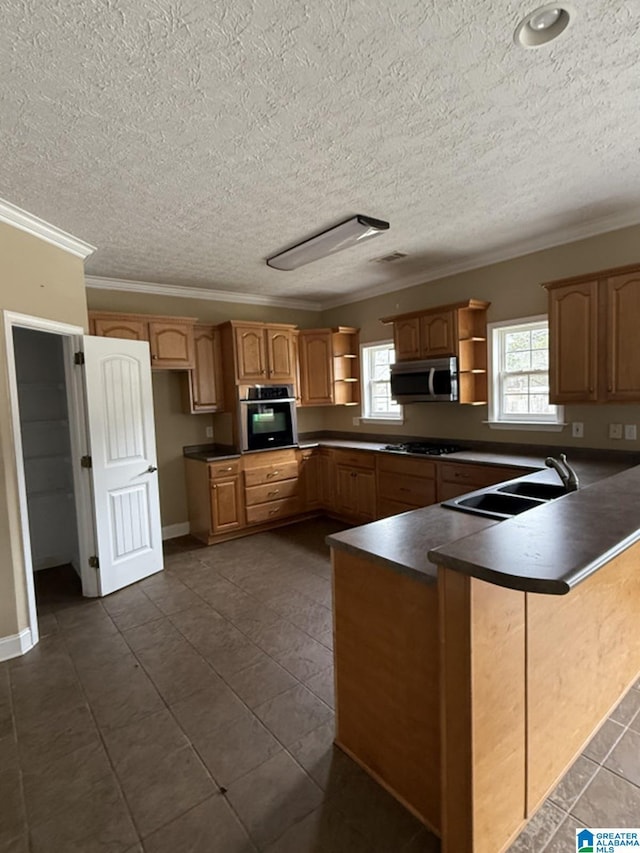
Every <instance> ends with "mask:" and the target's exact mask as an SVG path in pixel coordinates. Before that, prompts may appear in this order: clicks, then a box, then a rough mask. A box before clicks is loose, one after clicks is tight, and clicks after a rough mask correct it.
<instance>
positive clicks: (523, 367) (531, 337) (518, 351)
mask: <svg viewBox="0 0 640 853" xmlns="http://www.w3.org/2000/svg"><path fill="white" fill-rule="evenodd" d="M492 337H493V380H494V381H493V390H494V399H493V401H492V403H493V405H492V409H493V411H492V417H491V420H494V421H524V422H527V423H558V422H559V421H560V420H561V413H560V411H559V409H558V407H557V406H554V405H552V404H550V403H549V325H548V323H547V321H546V320H536V321H534V322H526V323H524V322H521V323H517V324H513V325H507V324H505V325H496V326H494V328H493V329H492Z"/></svg>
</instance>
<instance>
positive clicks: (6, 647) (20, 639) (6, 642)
mask: <svg viewBox="0 0 640 853" xmlns="http://www.w3.org/2000/svg"><path fill="white" fill-rule="evenodd" d="M34 645H35V643H34V642H33V639H32V637H31V629H30V628H25V629H24V630H22V631H20V633H19V634H11V635H10V636H8V637H0V661H3V660H10V659H11V658H17V657H20V655H23V654H25V653H26V652H28V651H29V649H32V648H33V646H34Z"/></svg>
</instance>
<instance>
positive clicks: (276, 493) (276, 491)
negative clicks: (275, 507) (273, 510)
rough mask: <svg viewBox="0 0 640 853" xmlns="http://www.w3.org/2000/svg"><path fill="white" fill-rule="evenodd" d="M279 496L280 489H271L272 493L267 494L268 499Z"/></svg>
mask: <svg viewBox="0 0 640 853" xmlns="http://www.w3.org/2000/svg"><path fill="white" fill-rule="evenodd" d="M279 494H280V489H273V490H272V491H270V492H267V495H268V497H270V498H272V497H273V496H274V495H279Z"/></svg>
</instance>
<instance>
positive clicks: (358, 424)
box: [351, 418, 360, 426]
mask: <svg viewBox="0 0 640 853" xmlns="http://www.w3.org/2000/svg"><path fill="white" fill-rule="evenodd" d="M351 420H352V422H353V425H354V426H360V418H352V419H351Z"/></svg>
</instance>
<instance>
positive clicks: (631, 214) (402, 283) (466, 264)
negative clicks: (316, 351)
mask: <svg viewBox="0 0 640 853" xmlns="http://www.w3.org/2000/svg"><path fill="white" fill-rule="evenodd" d="M634 225H640V208H634V209H633V210H631V211H627V212H626V213H624V214H621V213H617V214H611V215H609V216H605V217H601V218H600V219H595V220H591V221H590V222H585V223H583V224H581V225H575V226H571V227H568V228H563V229H560V230H558V231H554V232H553V234H550V233H547V234H544V235H542V236H539V237H532V238H529V239H527V240H521V241H519V242H518V243H512V244H511V245H510V246H509V247H508V248H503V249H494V250H492V251H489V252H484V253H481V254H478V255H474V256H473V257H472V258H469V259H468V260H466V261H460V262H459V263H450V264H447V263H445V264H441V265H440V266H438V267H433V268H432V269H430V270H429V271H428V272H424V273H419V274H416V275H412V276H407V277H406V278H404V279H396V280H395V281H387V282H383V283H381V284H374V285H371V286H369V287H366V288H363V289H361V290H357V291H354V292H353V293H345V294H344V296H339V297H337V298H335V299H331V300H329V301H327V302H323V303H322V305H321V309H322V310H323V311H327V310H329V309H330V308H338V307H339V306H340V305H350V304H351V303H353V302H363V301H364V300H365V299H372V298H373V297H375V296H383V295H384V294H386V293H394V292H395V291H397V290H405V289H406V288H408V287H415V286H416V285H418V284H427V283H428V282H431V281H437V280H438V279H441V278H447V277H448V276H452V275H458V274H459V273H463V272H470V271H471V270H476V269H480V268H481V267H488V266H491V265H492V264H499V263H502V262H504V261H512V260H515V259H516V258H521V257H523V256H524V255H531V254H533V253H534V252H542V251H544V250H545V249H554V248H557V247H558V246H566V245H567V244H568V243H577V242H579V241H580V240H587V239H589V238H590V237H597V236H599V235H600V234H607V233H609V232H611V231H619V230H621V229H622V228H630V227H632V226H634Z"/></svg>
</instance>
